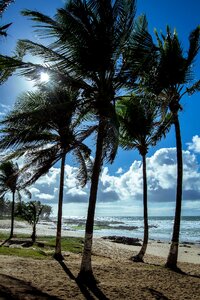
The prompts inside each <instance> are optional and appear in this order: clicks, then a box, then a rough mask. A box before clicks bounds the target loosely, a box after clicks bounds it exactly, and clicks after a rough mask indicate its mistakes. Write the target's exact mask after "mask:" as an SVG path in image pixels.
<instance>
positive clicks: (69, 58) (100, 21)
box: [0, 0, 140, 279]
mask: <svg viewBox="0 0 200 300" xmlns="http://www.w3.org/2000/svg"><path fill="white" fill-rule="evenodd" d="M23 15H25V16H28V17H30V18H31V19H32V20H33V21H35V22H37V23H39V24H38V28H37V32H38V34H39V35H41V36H42V37H45V38H47V39H49V38H50V43H49V45H47V46H46V45H41V44H38V43H35V42H32V41H29V40H21V41H19V43H18V48H20V49H23V51H26V52H27V53H29V54H32V55H34V56H36V55H37V56H39V57H40V58H42V60H43V62H44V63H43V64H42V63H41V64H39V63H38V64H35V63H31V62H29V63H28V62H24V61H21V60H17V59H15V58H10V57H6V56H4V57H3V56H1V57H0V67H1V66H4V67H6V69H9V68H17V69H18V70H19V72H20V74H22V75H24V76H26V77H28V78H30V79H35V80H39V78H40V73H41V71H47V72H48V73H49V75H50V77H52V78H53V77H54V78H55V79H56V81H57V82H60V84H66V82H68V83H69V84H70V85H72V86H76V87H79V88H80V89H81V90H82V100H83V102H82V106H83V107H84V108H85V110H86V111H88V112H90V113H92V114H93V115H94V116H95V117H96V121H97V124H98V131H97V137H96V152H95V158H94V167H93V173H92V178H91V188H90V197H89V207H88V215H87V222H86V232H85V244H84V251H83V257H82V263H81V270H80V274H79V277H80V278H82V279H87V278H93V272H92V265H91V249H92V237H93V225H94V215H95V206H96V198H97V189H98V181H99V175H100V171H101V167H102V164H103V161H104V159H107V160H108V161H109V162H112V161H113V160H114V157H115V154H116V151H117V145H118V123H117V118H116V112H115V97H116V96H117V94H118V92H119V91H120V90H121V88H122V87H124V85H125V83H127V80H128V76H127V67H128V64H127V60H126V58H125V57H123V56H124V53H126V51H125V49H126V47H127V46H128V44H129V42H130V40H131V39H132V38H133V36H134V34H133V33H134V32H135V31H134V17H135V1H124V0H114V1H111V0H109V1H108V0H106V1H105V0H95V1H94V0H90V1H89V0H71V1H67V2H66V5H65V7H64V8H63V9H58V10H57V14H56V15H55V17H54V18H50V17H48V16H46V15H43V14H41V13H39V12H35V11H29V10H26V11H24V12H23ZM36 26H37V25H36ZM138 44H139V43H138ZM136 49H137V50H138V46H136ZM134 53H135V54H137V55H136V57H134V55H133V56H132V59H133V60H134V58H135V59H137V58H138V56H140V55H139V51H135V52H134ZM133 60H132V61H133ZM135 76H136V75H135ZM132 82H133V80H132Z"/></svg>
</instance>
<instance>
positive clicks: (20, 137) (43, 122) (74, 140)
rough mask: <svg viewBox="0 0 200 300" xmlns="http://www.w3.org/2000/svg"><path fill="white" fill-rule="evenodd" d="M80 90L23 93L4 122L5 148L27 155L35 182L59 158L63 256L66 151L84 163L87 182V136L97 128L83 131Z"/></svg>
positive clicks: (58, 255) (58, 243) (58, 239)
mask: <svg viewBox="0 0 200 300" xmlns="http://www.w3.org/2000/svg"><path fill="white" fill-rule="evenodd" d="M77 97H78V92H77V91H72V90H71V89H66V88H60V87H58V86H53V85H52V83H51V87H50V86H48V87H47V88H46V87H41V88H40V90H38V91H36V92H28V93H25V94H24V95H22V96H21V97H19V99H18V102H17V103H16V105H15V107H14V109H13V111H11V113H10V114H9V115H8V116H6V117H5V118H4V120H3V121H2V122H1V124H2V126H3V128H2V130H1V132H2V134H3V135H2V136H1V138H0V147H1V148H2V149H10V150H13V153H11V154H10V155H9V157H19V156H22V155H25V167H24V169H31V173H32V176H31V178H29V180H28V181H27V184H32V183H33V182H35V181H36V180H37V179H38V178H39V177H40V176H42V175H44V174H46V173H47V172H48V171H49V169H50V168H51V167H52V166H53V165H54V164H55V163H56V162H58V161H61V166H60V187H59V200H58V219H57V235H56V247H55V255H54V257H55V258H56V259H58V260H62V259H63V257H62V254H61V227H62V204H63V189H64V170H65V161H66V154H67V153H69V152H72V154H74V155H75V157H76V158H77V161H78V163H79V165H80V168H79V173H78V178H79V180H80V183H81V184H82V185H84V184H85V183H86V182H87V179H88V166H89V165H88V163H89V155H90V149H89V148H88V147H87V146H86V145H84V144H83V140H84V139H85V138H86V137H87V136H88V135H89V134H90V133H91V132H92V131H93V130H94V129H95V128H94V127H93V128H89V129H88V130H86V131H80V130H78V128H77V125H78V124H79V119H78V118H75V110H76V104H77Z"/></svg>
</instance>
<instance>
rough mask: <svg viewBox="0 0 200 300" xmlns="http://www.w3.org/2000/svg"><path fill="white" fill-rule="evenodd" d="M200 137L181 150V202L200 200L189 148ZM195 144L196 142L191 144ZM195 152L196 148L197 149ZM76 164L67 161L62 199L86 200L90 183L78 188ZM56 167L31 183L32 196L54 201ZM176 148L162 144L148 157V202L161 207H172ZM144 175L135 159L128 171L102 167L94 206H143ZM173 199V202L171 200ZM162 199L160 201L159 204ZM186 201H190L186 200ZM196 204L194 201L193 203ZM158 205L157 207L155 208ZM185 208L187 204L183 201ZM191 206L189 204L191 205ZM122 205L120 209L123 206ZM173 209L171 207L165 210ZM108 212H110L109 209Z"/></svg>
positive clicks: (194, 161) (196, 169)
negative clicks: (113, 171)
mask: <svg viewBox="0 0 200 300" xmlns="http://www.w3.org/2000/svg"><path fill="white" fill-rule="evenodd" d="M198 141H199V138H195V137H194V139H193V142H192V143H191V145H193V146H191V145H190V146H189V147H188V150H185V151H183V163H184V166H183V167H184V168H183V169H184V176H183V200H184V201H183V202H184V203H186V202H187V203H193V202H194V203H199V201H200V173H199V165H198V161H197V156H196V154H194V152H192V150H193V149H198V147H197V145H198ZM194 145H195V146H194ZM196 152H197V151H196ZM76 171H77V168H75V167H72V166H69V165H66V167H65V182H64V203H71V205H72V204H73V203H74V205H76V203H77V204H78V203H80V204H81V203H83V204H84V205H85V204H87V202H88V199H89V191H90V184H89V183H88V184H87V185H86V186H85V187H84V188H81V187H80V185H79V183H78V181H77V176H76ZM59 176H60V170H59V168H56V167H54V168H52V169H51V170H50V172H49V173H48V174H46V175H45V176H43V177H42V178H40V179H39V180H38V181H37V182H36V183H35V185H34V186H33V187H31V191H32V194H33V195H34V197H35V198H38V199H40V200H42V199H43V200H46V201H49V203H57V201H58V191H59ZM176 176H177V167H176V148H161V149H159V150H157V151H156V152H155V153H154V154H153V155H152V156H150V157H147V177H148V199H149V206H150V207H153V211H155V212H157V211H156V209H158V210H159V209H160V210H162V209H163V208H164V207H165V208H166V207H168V206H169V207H171V206H172V207H173V206H174V203H175V197H176ZM142 194H143V177H142V163H141V161H139V160H138V161H137V160H135V161H134V162H133V163H132V165H131V166H130V167H129V169H128V170H127V172H123V169H122V168H119V169H118V172H116V173H115V174H110V172H109V168H108V167H105V168H103V170H102V174H101V176H100V181H99V188H98V200H97V206H98V207H99V208H100V210H103V209H105V207H109V212H110V214H112V212H113V211H119V212H121V213H122V212H123V211H124V213H125V211H126V212H127V209H126V210H125V208H123V207H126V208H127V207H130V208H131V207H134V208H135V211H139V210H140V209H139V207H142ZM172 202H173V204H172ZM161 203H162V204H161ZM188 205H189V204H188ZM195 205H196V204H195ZM158 207H159V208H158ZM184 207H185V209H186V204H185V206H184ZM192 207H193V206H191V208H192ZM122 208H123V209H122ZM167 211H170V212H171V211H172V208H170V209H168V210H166V212H167ZM108 215H109V213H108Z"/></svg>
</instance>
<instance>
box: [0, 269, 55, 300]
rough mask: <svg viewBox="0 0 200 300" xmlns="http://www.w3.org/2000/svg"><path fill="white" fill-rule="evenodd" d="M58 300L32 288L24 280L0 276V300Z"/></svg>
mask: <svg viewBox="0 0 200 300" xmlns="http://www.w3.org/2000/svg"><path fill="white" fill-rule="evenodd" d="M29 297H30V299H35V300H38V299H41V300H48V299H49V300H60V298H58V297H56V296H51V295H49V294H47V293H44V292H42V291H41V290H39V289H37V288H35V287H33V286H32V285H31V284H30V283H29V282H26V281H24V280H21V279H18V278H15V277H12V276H9V275H4V274H0V299H4V300H22V299H29Z"/></svg>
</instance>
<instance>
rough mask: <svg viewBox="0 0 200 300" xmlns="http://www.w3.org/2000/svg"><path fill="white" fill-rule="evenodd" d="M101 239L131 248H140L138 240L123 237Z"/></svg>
mask: <svg viewBox="0 0 200 300" xmlns="http://www.w3.org/2000/svg"><path fill="white" fill-rule="evenodd" d="M103 239H108V240H110V241H112V242H115V243H121V244H125V245H132V246H141V243H140V240H139V239H138V238H130V237H125V236H116V235H113V236H105V237H103Z"/></svg>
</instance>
